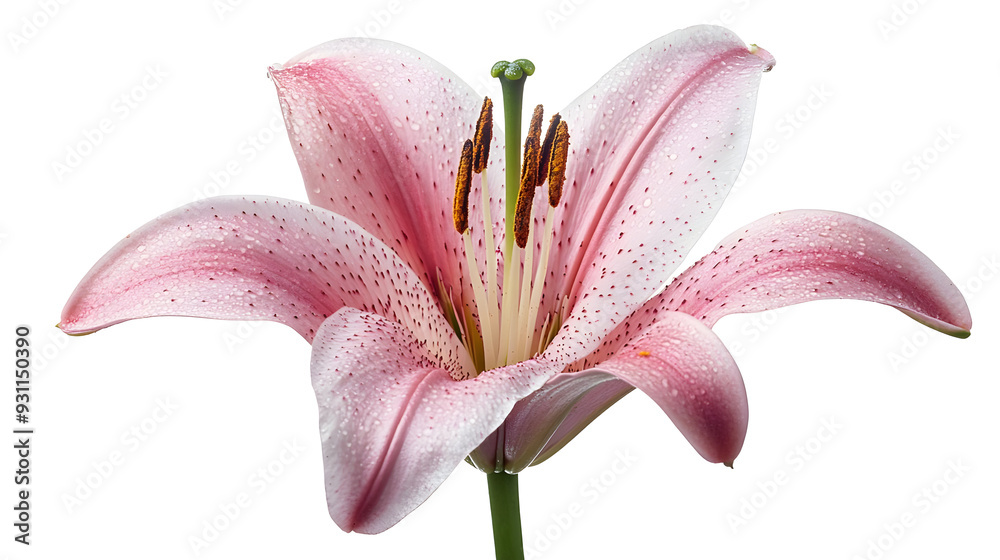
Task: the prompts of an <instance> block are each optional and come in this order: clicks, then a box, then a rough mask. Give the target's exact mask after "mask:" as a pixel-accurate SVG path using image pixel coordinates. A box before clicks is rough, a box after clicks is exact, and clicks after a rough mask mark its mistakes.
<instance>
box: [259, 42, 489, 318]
mask: <svg viewBox="0 0 1000 560" xmlns="http://www.w3.org/2000/svg"><path fill="white" fill-rule="evenodd" d="M270 75H271V78H272V79H273V80H274V83H275V85H276V86H277V90H278V98H279V100H280V102H281V108H282V112H283V113H284V116H285V123H286V125H287V126H288V133H289V137H290V139H291V143H292V149H293V151H294V152H295V156H296V158H297V159H298V162H299V168H300V170H301V171H302V177H303V179H304V181H305V185H306V192H307V193H308V196H309V200H310V202H312V203H313V204H315V205H318V206H321V207H324V208H326V209H328V210H331V211H333V212H336V213H337V214H340V215H342V216H344V217H346V218H347V219H349V220H352V221H354V222H356V223H357V224H359V225H360V226H361V227H362V228H364V229H365V230H366V231H368V232H370V233H371V234H372V235H374V236H376V237H378V238H379V239H381V240H382V241H383V242H385V244H386V245H388V246H389V247H390V248H392V250H393V251H395V252H396V253H397V254H399V255H400V257H402V259H403V260H404V261H405V262H406V263H407V264H409V265H410V267H411V268H413V270H414V271H416V272H417V274H418V275H419V276H420V278H421V279H422V280H423V282H424V284H425V285H426V286H427V287H428V288H430V289H431V291H432V292H437V289H438V271H440V274H441V277H442V279H443V281H444V284H445V286H447V287H451V288H454V289H455V290H461V292H460V293H458V294H455V296H456V298H460V297H462V295H463V293H464V294H471V291H469V290H471V284H468V282H467V280H463V278H462V270H461V267H462V265H463V263H464V262H465V259H464V253H465V251H464V246H463V243H462V238H461V236H458V235H456V234H455V231H454V225H453V223H452V203H451V200H452V197H453V196H454V190H455V172H456V170H457V169H458V160H459V156H460V155H461V152H462V144H463V143H464V142H465V140H466V139H467V138H471V137H472V135H473V133H474V132H475V124H476V121H477V119H478V116H479V109H480V106H481V103H482V98H481V97H479V96H478V95H477V94H476V93H475V91H474V90H473V89H472V88H471V87H470V86H469V85H468V84H466V83H465V82H464V81H462V79H461V78H459V77H458V76H456V75H455V74H454V73H452V72H451V71H450V70H448V69H447V68H445V67H444V66H442V65H440V64H439V63H437V62H436V61H435V60H433V59H432V58H430V57H428V56H427V55H425V54H422V53H420V52H417V51H415V50H412V49H410V48H408V47H405V46H403V45H399V44H396V43H391V42H388V41H380V40H373V39H342V40H337V41H331V42H328V43H325V44H323V45H320V46H318V47H316V48H313V49H311V50H309V51H307V52H305V53H303V54H301V55H299V56H297V57H295V58H294V59H292V60H291V61H289V62H288V64H286V65H285V66H283V67H282V66H275V67H272V68H271V70H270ZM502 153H503V150H497V149H494V150H491V162H492V163H491V166H492V168H493V169H501V168H502V166H503V161H502V157H503V156H502ZM496 175H497V176H498V177H499V175H500V173H497V174H496ZM497 186H498V187H499V183H498V184H497ZM476 190H478V189H476ZM470 199H471V200H470V202H471V207H472V213H471V215H478V214H477V211H478V208H479V206H480V205H481V203H480V199H479V197H478V196H472V197H470ZM493 215H494V216H497V215H498V214H497V213H496V212H494V214H493ZM500 215H502V214H500ZM473 230H474V231H475V230H481V228H480V227H478V224H473ZM476 235H477V237H478V236H479V235H481V231H476ZM476 241H477V243H475V244H474V245H475V246H476V247H479V246H480V245H481V243H480V242H479V239H478V238H477V239H476ZM465 286H468V288H466V287H465ZM439 295H441V296H442V297H446V296H447V294H439ZM466 301H470V302H471V301H472V300H471V299H470V298H468V297H466Z"/></svg>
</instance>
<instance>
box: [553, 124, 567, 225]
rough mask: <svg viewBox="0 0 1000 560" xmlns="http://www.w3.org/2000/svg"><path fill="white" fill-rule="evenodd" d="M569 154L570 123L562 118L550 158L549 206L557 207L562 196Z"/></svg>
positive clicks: (557, 127) (557, 128)
mask: <svg viewBox="0 0 1000 560" xmlns="http://www.w3.org/2000/svg"><path fill="white" fill-rule="evenodd" d="M568 155H569V125H568V124H566V121H563V120H560V121H559V124H558V125H556V134H555V139H554V140H553V141H552V153H551V158H550V160H549V206H551V207H553V208H555V207H556V206H558V205H559V199H561V198H562V189H563V184H564V183H565V182H566V158H567V157H568Z"/></svg>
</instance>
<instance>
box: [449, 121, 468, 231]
mask: <svg viewBox="0 0 1000 560" xmlns="http://www.w3.org/2000/svg"><path fill="white" fill-rule="evenodd" d="M471 190H472V140H466V141H465V145H463V146H462V158H461V159H460V160H459V162H458V176H457V177H456V178H455V207H454V213H453V215H454V218H455V231H457V232H458V233H462V234H464V233H465V230H467V229H469V192H470V191H471Z"/></svg>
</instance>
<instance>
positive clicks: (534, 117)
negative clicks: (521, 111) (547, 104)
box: [521, 105, 543, 188]
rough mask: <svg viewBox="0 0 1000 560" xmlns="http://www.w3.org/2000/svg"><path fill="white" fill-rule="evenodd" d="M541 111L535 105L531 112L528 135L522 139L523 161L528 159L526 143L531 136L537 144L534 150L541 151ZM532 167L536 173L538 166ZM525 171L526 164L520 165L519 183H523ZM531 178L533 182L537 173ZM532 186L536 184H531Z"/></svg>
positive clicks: (526, 169)
mask: <svg viewBox="0 0 1000 560" xmlns="http://www.w3.org/2000/svg"><path fill="white" fill-rule="evenodd" d="M542 113H543V109H542V106H541V105H537V106H536V107H535V111H534V112H533V113H531V123H530V124H528V137H527V138H525V139H524V160H525V162H527V161H528V143H529V142H531V141H532V138H534V143H535V145H536V146H538V148H536V150H537V151H538V152H540V151H541V149H540V147H541V142H542ZM533 169H535V173H536V174H537V173H538V171H537V169H538V168H537V167H535V168H533ZM527 171H528V166H527V165H524V166H522V167H521V184H522V185H523V184H524V178H525V173H526V172H527ZM531 178H532V183H534V182H535V180H536V179H537V175H531ZM532 186H533V187H534V186H536V185H532ZM522 188H523V187H522Z"/></svg>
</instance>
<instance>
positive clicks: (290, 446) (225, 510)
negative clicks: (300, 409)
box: [188, 439, 306, 556]
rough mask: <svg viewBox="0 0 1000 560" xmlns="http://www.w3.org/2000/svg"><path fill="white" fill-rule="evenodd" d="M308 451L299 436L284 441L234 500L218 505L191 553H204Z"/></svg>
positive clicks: (196, 536) (194, 537)
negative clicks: (300, 442)
mask: <svg viewBox="0 0 1000 560" xmlns="http://www.w3.org/2000/svg"><path fill="white" fill-rule="evenodd" d="M305 450H306V449H305V447H302V446H301V445H299V442H298V441H297V440H295V439H292V440H288V441H284V442H282V445H281V449H280V450H279V451H278V452H277V453H275V454H274V456H273V458H272V459H270V460H269V461H267V462H266V463H264V464H263V465H261V466H260V467H259V468H258V469H257V470H255V471H254V472H253V473H251V474H250V476H248V477H247V479H246V483H245V487H244V488H243V489H242V490H240V491H239V492H237V493H236V495H235V496H233V498H232V499H231V500H226V501H224V502H222V503H221V504H219V505H218V507H217V508H216V509H217V510H218V512H217V513H213V514H211V515H210V516H209V517H206V518H205V520H204V521H203V522H202V524H201V528H200V529H199V530H198V531H197V532H196V533H195V534H193V535H191V536H190V537H188V545H189V546H190V547H191V552H193V553H194V555H195V556H201V553H202V552H203V551H204V550H205V549H207V548H208V547H210V546H211V545H212V544H214V543H215V542H216V541H218V540H219V538H220V537H222V536H223V534H224V533H225V532H226V531H228V530H229V529H230V528H231V527H232V525H233V522H235V521H236V520H237V519H239V518H240V517H241V516H242V515H243V514H244V513H246V511H247V509H249V508H250V507H252V506H253V501H254V497H258V498H259V497H260V496H261V495H263V494H264V493H265V492H267V490H268V489H269V488H271V487H272V486H273V485H274V483H275V482H276V481H277V480H278V477H280V476H281V475H283V474H284V473H285V471H286V470H287V469H288V467H289V466H290V465H291V464H292V463H294V462H295V461H296V460H297V459H298V458H299V456H301V455H302V453H303V452H304V451H305Z"/></svg>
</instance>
